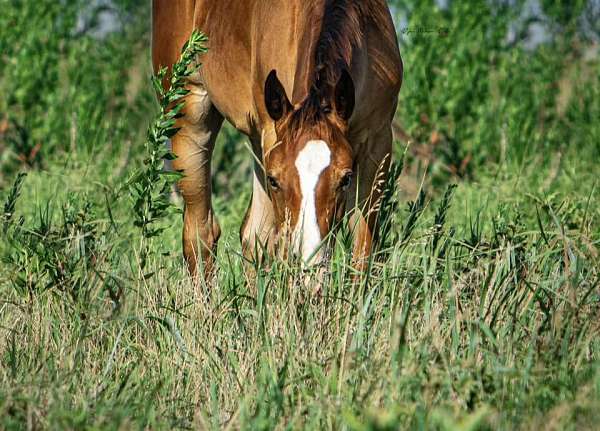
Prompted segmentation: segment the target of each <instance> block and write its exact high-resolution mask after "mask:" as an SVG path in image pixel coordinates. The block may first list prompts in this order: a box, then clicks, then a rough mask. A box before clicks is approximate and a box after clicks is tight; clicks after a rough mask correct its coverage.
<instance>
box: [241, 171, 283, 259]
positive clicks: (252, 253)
mask: <svg viewBox="0 0 600 431" xmlns="http://www.w3.org/2000/svg"><path fill="white" fill-rule="evenodd" d="M261 175H264V174H263V173H262V168H261V167H260V166H258V165H257V166H256V167H255V169H254V172H253V181H254V182H253V187H252V199H251V201H250V206H249V207H248V210H247V211H246V216H245V217H244V222H243V224H242V228H241V230H240V237H241V241H242V250H243V252H244V256H245V257H246V258H247V259H249V260H251V261H254V260H255V259H261V258H262V256H263V252H266V251H268V250H269V248H270V247H273V243H274V235H275V229H274V226H275V224H274V214H273V205H272V204H271V200H270V199H269V196H268V195H267V193H266V192H265V189H264V187H263V185H262V184H261V181H260V178H259V177H260V176H261Z"/></svg>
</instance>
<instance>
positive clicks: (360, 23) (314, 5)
mask: <svg viewBox="0 0 600 431" xmlns="http://www.w3.org/2000/svg"><path fill="white" fill-rule="evenodd" d="M375 3H377V2H375V1H373V0H312V1H310V0H309V1H307V2H306V7H307V10H306V12H307V13H312V14H313V15H314V17H313V22H314V25H315V26H319V27H320V31H318V32H315V33H314V34H315V35H316V40H314V41H313V43H311V44H309V45H310V46H311V47H312V50H313V52H312V54H311V58H310V59H309V61H308V62H307V63H308V64H307V66H306V67H307V69H304V70H303V74H304V75H305V76H303V77H302V79H303V80H305V88H307V90H308V91H307V92H308V94H307V96H306V98H305V99H304V100H303V101H302V105H301V107H300V109H298V110H297V111H295V112H294V113H293V114H292V115H291V117H290V118H289V119H288V121H287V124H286V126H287V127H285V129H287V130H288V131H289V132H291V133H295V131H299V129H301V128H302V126H306V125H309V126H314V125H316V124H318V123H319V122H320V121H322V120H323V119H324V117H325V114H326V113H327V110H328V109H331V103H332V98H333V90H334V88H335V85H336V83H337V82H338V80H339V77H340V75H341V72H342V71H343V70H344V69H346V70H350V69H351V66H352V57H353V53H354V51H355V49H356V48H357V47H359V46H360V44H361V43H362V40H363V31H364V28H365V26H366V22H367V20H368V19H369V18H370V15H371V14H372V13H373V12H374V11H377V10H378V9H380V7H379V6H377V5H376V4H375ZM305 94H306V93H305Z"/></svg>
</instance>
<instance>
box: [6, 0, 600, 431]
mask: <svg viewBox="0 0 600 431" xmlns="http://www.w3.org/2000/svg"><path fill="white" fill-rule="evenodd" d="M24 3H35V2H24ZM46 3H47V4H46ZM76 3H77V2H73V4H74V6H72V8H74V9H73V11H71V12H72V14H74V15H68V14H67V15H62V14H66V13H67V12H65V11H64V10H59V9H60V6H58V8H59V9H55V6H52V2H50V1H48V2H40V3H38V5H39V4H44V5H46V6H45V8H46V9H45V10H43V11H39V10H38V9H37V8H36V7H35V6H31V7H29V6H28V7H23V8H18V7H14V6H13V7H12V9H11V8H10V6H9V9H8V10H9V12H7V13H6V14H5V15H4V17H2V18H0V36H2V37H0V41H2V44H1V46H2V52H4V53H5V56H4V57H3V58H5V59H3V60H2V62H1V63H0V101H1V103H0V151H1V152H2V154H1V155H0V172H1V173H0V187H1V188H0V199H1V200H0V204H3V205H4V206H3V207H1V208H0V211H2V210H3V211H2V213H1V214H0V221H1V223H2V224H1V226H0V229H1V230H2V234H1V235H2V236H1V240H0V259H1V260H0V429H140V428H142V429H173V428H182V429H251V430H255V429H348V430H392V429H440V430H479V429H482V430H485V429H507V430H512V429H543V430H546V429H557V430H558V429H573V430H582V429H583V430H585V429H590V430H591V429H598V427H599V425H598V424H600V367H599V365H600V357H599V352H600V286H599V283H600V279H599V277H600V270H599V269H600V256H599V249H600V205H599V200H598V193H599V191H598V187H599V186H600V184H599V183H598V173H599V172H600V170H599V169H600V168H599V161H600V122H599V121H598V118H600V67H599V62H598V56H597V54H596V56H595V57H594V56H592V57H591V58H590V56H589V52H593V50H594V49H595V50H596V52H597V49H598V44H597V42H595V43H594V42H590V41H589V40H587V39H585V38H584V37H582V36H581V35H577V34H576V33H574V32H569V28H570V27H569V24H568V22H570V21H568V22H567V21H565V22H563V25H564V32H562V33H560V34H559V35H558V36H556V37H555V38H554V39H553V42H552V43H549V44H547V45H544V46H541V47H540V48H538V49H537V50H535V51H531V50H526V49H524V48H522V47H520V46H519V45H518V44H516V45H514V46H510V47H507V46H506V45H505V44H504V35H503V34H502V35H500V34H499V35H494V34H495V33H494V32H493V31H489V30H490V29H492V30H493V29H495V28H496V27H494V26H499V27H502V26H503V25H505V24H506V22H507V21H508V20H511V19H513V18H514V14H515V13H516V12H515V11H513V10H504V12H503V13H505V14H506V18H505V20H507V21H504V22H502V19H504V18H502V17H503V15H496V16H491V15H490V11H489V10H487V9H486V6H485V5H486V4H488V3H486V2H480V3H479V7H480V9H481V11H479V12H473V10H472V9H469V7H470V6H469V5H467V4H466V3H464V2H451V3H452V6H450V7H449V9H448V10H446V11H443V10H442V11H440V10H439V9H437V8H435V7H434V6H433V5H432V4H429V3H428V2H421V6H419V5H418V4H417V3H418V2H412V3H411V2H406V3H409V4H411V5H413V6H412V8H413V9H411V10H410V16H409V17H410V19H409V25H412V24H415V25H417V24H419V25H432V26H435V25H440V26H441V25H443V26H445V27H447V28H449V29H450V36H449V37H448V38H439V37H437V38H436V37H433V38H427V37H421V38H417V39H414V40H403V45H402V49H403V57H404V60H405V69H406V75H405V85H404V88H403V90H402V93H401V102H400V107H399V110H398V116H397V123H398V125H399V126H398V127H399V128H402V131H400V133H399V134H398V136H399V140H398V142H397V143H396V145H395V152H396V154H395V158H396V160H397V161H398V162H401V161H402V162H403V163H404V170H403V174H402V175H401V177H400V178H399V180H398V182H397V183H396V185H395V188H394V190H395V192H394V194H393V197H392V199H391V201H390V208H392V210H393V211H392V214H391V216H390V218H389V223H390V225H389V231H388V232H387V235H386V237H385V241H384V242H383V244H382V247H381V252H380V255H379V256H378V258H377V259H374V261H373V264H372V267H371V268H370V269H369V271H368V272H367V273H365V274H362V275H359V276H357V274H355V273H354V271H353V269H352V268H351V267H350V265H349V262H350V256H349V254H348V247H347V245H346V244H345V239H344V238H343V237H339V238H338V244H337V247H336V251H335V253H334V255H333V258H332V261H331V263H330V267H329V271H328V273H327V275H326V276H325V277H324V278H322V279H320V281H322V285H323V288H322V290H321V291H320V292H319V294H315V293H314V292H313V290H312V289H311V288H310V287H311V286H314V285H315V284H316V280H315V277H316V275H315V274H308V275H307V274H305V273H304V272H303V271H301V270H300V269H299V268H297V267H294V265H290V264H288V263H286V262H275V263H273V265H272V266H270V267H262V268H252V267H251V266H250V265H247V264H246V265H245V264H244V262H243V259H242V258H241V256H240V253H241V247H240V243H239V238H238V230H239V225H240V223H241V220H242V218H243V215H244V212H245V209H246V206H247V204H248V201H249V198H250V192H251V186H250V184H251V182H250V176H249V172H250V167H251V155H250V154H249V153H248V150H247V149H246V148H247V145H246V144H245V140H244V138H243V137H241V136H239V135H238V134H237V133H236V132H235V131H234V130H232V129H231V128H230V127H228V128H226V130H224V131H223V133H222V136H221V137H220V138H219V145H218V149H217V153H216V156H215V161H214V164H213V166H214V167H215V171H216V174H215V179H214V183H215V209H216V212H217V214H218V216H219V220H220V223H221V227H222V229H223V236H222V239H221V242H220V247H219V254H218V265H217V266H218V272H217V275H216V280H215V281H214V282H213V283H211V284H210V285H207V284H205V283H202V282H201V283H197V284H194V283H193V282H192V281H191V280H190V279H189V278H188V277H187V276H186V274H185V271H184V267H183V262H182V258H181V245H180V233H181V216H180V215H179V214H177V213H176V211H174V210H169V211H168V214H166V215H163V216H161V217H160V218H159V220H157V223H156V226H159V227H161V228H164V231H162V232H160V234H159V235H157V236H155V237H152V238H144V237H143V236H142V234H141V232H140V228H139V227H138V226H136V225H135V224H134V222H135V221H136V217H135V211H134V204H135V196H134V195H133V194H132V192H131V187H129V186H128V185H127V184H128V181H129V180H130V179H131V178H132V177H133V175H134V173H135V172H138V171H139V170H140V169H141V168H142V167H143V166H144V163H143V161H144V159H145V158H146V157H147V150H145V149H144V142H145V140H146V128H147V126H148V124H149V123H150V122H151V121H152V118H153V116H154V115H157V114H156V113H157V111H158V109H157V104H156V102H155V100H154V94H153V92H152V89H151V86H150V81H149V79H147V77H148V75H149V69H148V53H147V43H148V41H147V38H148V37H147V20H148V17H147V12H146V15H144V16H141V17H139V22H138V20H136V19H133V18H131V21H127V22H129V23H130V25H129V27H128V28H129V29H128V30H122V31H117V32H115V34H113V35H110V36H108V37H106V38H100V39H99V38H97V37H92V36H86V35H84V36H83V37H79V38H78V39H73V40H71V39H70V37H71V36H70V35H71V33H70V30H69V29H70V28H71V27H69V28H67V29H66V30H65V31H64V35H63V36H60V34H62V33H60V31H59V30H60V28H57V29H56V32H55V33H56V34H58V36H56V37H57V38H59V39H58V40H57V41H54V42H53V41H52V39H50V40H48V39H47V38H46V36H45V34H46V33H45V32H44V31H43V29H44V28H45V27H44V26H45V24H44V21H43V19H46V18H45V17H46V16H47V15H48V14H49V13H50V14H51V13H55V17H56V16H63V17H65V16H66V17H67V18H68V17H69V16H71V17H73V16H77V11H78V10H79V9H77V8H78V7H81V6H80V5H79V6H78V5H76ZM426 3H427V4H426ZM584 3H585V2H584ZM135 4H136V3H135V2H125V1H123V2H115V6H114V7H115V8H122V9H119V10H120V11H121V13H123V14H124V15H123V16H128V15H127V13H130V9H128V8H130V7H133V6H135ZM144 4H145V3H144ZM132 5H133V6H132ZM467 9H469V12H467V11H466V10H467ZM509 9H510V8H509ZM68 10H71V9H68ZM42 12H43V14H42ZM37 14H39V16H38V15H37ZM478 14H479V15H478ZM548 14H549V16H552V17H553V16H555V15H552V14H551V13H550V12H548ZM42 15H43V17H44V18H43V19H42V18H40V16H42ZM499 16H500V18H499ZM556 16H557V17H558V18H556V19H557V20H560V19H567V18H568V17H567V18H563V16H562V15H560V14H559V13H558V12H556ZM31 17H38V18H39V20H36V19H32V18H31ZM26 18H27V19H30V20H31V21H30V22H33V23H34V24H32V25H30V26H29V27H28V29H27V31H25V29H23V30H18V28H20V27H19V23H23V22H24V21H23V20H25V19H26ZM67 18H65V19H64V20H59V21H56V22H60V25H65V26H69V25H70V26H75V25H76V20H73V19H72V20H71V21H69V20H68V19H67ZM501 18H502V19H501ZM48 19H51V18H48ZM571 19H572V18H571ZM3 20H4V21H3ZM561 22H562V21H561ZM7 23H10V24H11V28H13V29H15V28H17V30H14V34H12V33H11V34H10V35H9V34H8V32H6V31H5V30H1V29H3V28H7V26H8V24H7ZM56 25H58V24H56ZM478 26H482V27H481V28H485V29H486V30H487V31H489V34H491V35H488V36H486V37H483V36H482V37H481V39H478V38H473V36H472V35H473V34H474V32H477V31H479V32H480V33H477V34H482V33H483V30H481V28H480V27H478ZM503 28H504V27H503ZM67 30H69V31H67ZM19 31H22V32H23V34H28V35H30V36H28V37H25V36H23V35H21V36H20V38H19V33H18V32H19ZM36 32H37V33H36ZM38 33H39V34H38ZM486 34H487V33H486ZM61 37H62V39H60V38H61ZM9 46H15V48H14V50H12V51H11V50H10V49H9V48H8V47H9ZM449 46H455V47H456V49H455V51H456V55H454V56H452V57H451V58H448V57H447V56H444V55H440V53H445V52H449V51H448V50H449V49H450V48H449ZM36 50H38V51H39V52H42V53H43V55H39V56H35V55H33V54H31V53H32V52H33V53H35V52H38V51H36ZM23 52H25V54H22V53H23ZM453 52H454V51H453ZM27 53H29V54H27ZM32 56H33V57H34V58H33V59H32ZM6 59H8V60H6ZM40 68H42V69H43V70H44V72H45V73H44V74H43V76H42V75H41V74H40V72H39V70H40ZM438 77H441V78H438ZM36 85H37V86H38V87H39V88H41V90H47V91H40V92H37V91H36V92H35V94H38V95H39V98H36V97H33V96H32V91H33V89H35V88H38V87H36ZM2 90H3V91H2ZM408 141H410V142H408ZM20 172H22V173H26V176H18V174H19V173H20ZM153 193H154V194H153V195H152V196H156V193H157V191H153ZM306 277H309V280H310V281H309V282H308V284H307V282H306V281H305V278H306ZM311 277H312V278H311Z"/></svg>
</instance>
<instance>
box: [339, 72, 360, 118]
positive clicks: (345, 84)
mask: <svg viewBox="0 0 600 431" xmlns="http://www.w3.org/2000/svg"><path fill="white" fill-rule="evenodd" d="M354 91H355V90H354V81H353V80H352V77H351V76H350V73H349V72H348V70H346V69H344V70H342V74H341V76H340V79H339V80H338V82H337V84H336V86H335V111H336V112H337V114H338V115H339V116H340V117H341V118H342V119H343V120H345V121H348V120H349V119H350V117H352V113H353V112H354V104H355V103H356V99H355V97H356V96H355V94H354Z"/></svg>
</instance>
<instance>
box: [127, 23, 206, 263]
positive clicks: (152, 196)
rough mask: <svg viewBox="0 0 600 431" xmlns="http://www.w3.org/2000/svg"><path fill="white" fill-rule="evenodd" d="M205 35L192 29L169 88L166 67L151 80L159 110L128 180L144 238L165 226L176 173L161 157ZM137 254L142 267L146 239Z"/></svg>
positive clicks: (167, 154)
mask: <svg viewBox="0 0 600 431" xmlns="http://www.w3.org/2000/svg"><path fill="white" fill-rule="evenodd" d="M206 41H207V39H206V37H205V36H204V35H203V34H202V33H200V32H193V33H192V35H191V36H190V39H189V40H188V41H187V42H186V44H185V45H184V47H183V49H182V54H181V58H180V59H179V61H178V62H177V63H175V64H174V65H173V68H172V71H171V80H170V83H169V88H168V89H164V88H163V81H164V79H165V77H166V75H167V69H166V68H162V69H161V70H160V71H159V73H158V74H157V76H155V77H154V78H153V80H152V82H153V84H154V89H155V90H156V92H157V94H158V99H159V103H160V113H159V114H158V116H157V118H156V119H155V120H154V122H153V123H152V124H151V125H150V128H149V130H148V138H147V139H148V140H147V142H146V151H147V153H148V157H147V158H146V160H144V164H145V167H144V168H143V169H141V170H139V171H138V172H137V173H136V174H135V175H134V176H133V178H132V179H131V180H130V181H129V187H130V189H131V192H132V198H133V200H134V203H133V210H134V215H135V220H134V224H135V226H136V227H138V228H139V229H140V231H141V234H142V238H143V239H144V240H146V241H147V240H150V239H151V238H153V237H156V236H158V235H160V234H161V232H163V231H164V230H165V228H164V227H163V226H160V225H157V224H158V223H159V222H160V221H162V220H163V219H164V217H165V216H166V215H168V214H170V213H171V211H170V210H171V209H172V208H173V207H172V205H171V202H170V200H169V191H170V190H171V187H172V186H173V184H175V182H176V181H177V180H178V179H179V178H180V175H178V174H177V173H173V172H167V171H165V169H164V161H165V160H173V158H174V157H175V156H174V155H173V153H171V152H170V151H169V150H168V148H167V145H166V144H167V141H168V139H169V138H171V137H172V136H173V135H174V134H175V133H177V128H176V127H175V123H176V121H177V117H178V116H179V113H180V112H181V110H182V109H183V107H184V100H183V99H184V98H185V96H186V95H187V94H188V90H187V89H186V88H185V83H186V78H187V77H188V76H190V75H191V74H192V73H194V72H195V71H196V70H197V68H198V67H199V64H198V63H197V59H198V55H200V54H202V53H203V52H206V48H205V45H206ZM146 245H147V246H146V247H144V249H143V250H144V251H143V252H142V254H141V262H142V268H144V267H145V266H146V259H147V253H148V247H149V245H148V243H147V242H146Z"/></svg>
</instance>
